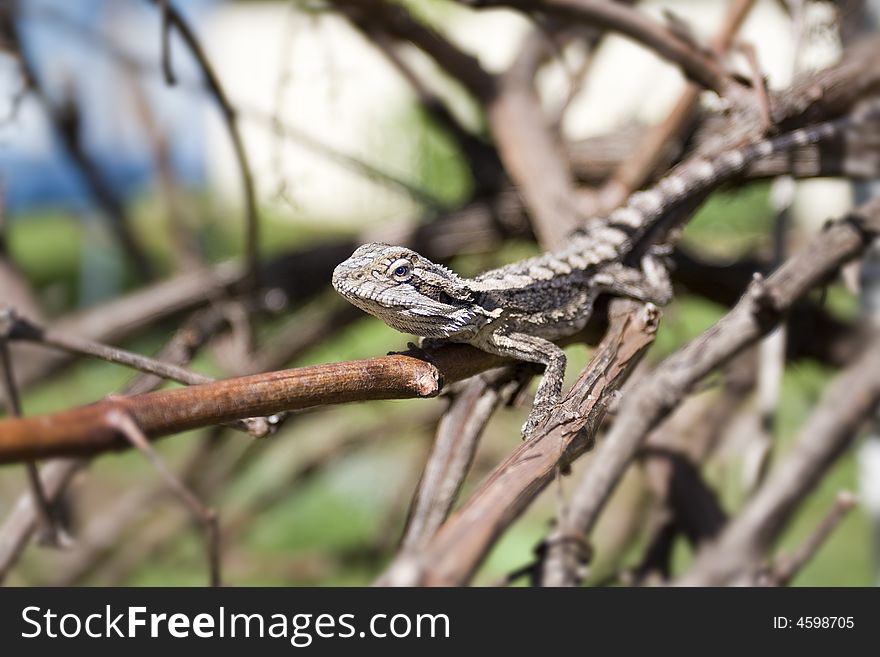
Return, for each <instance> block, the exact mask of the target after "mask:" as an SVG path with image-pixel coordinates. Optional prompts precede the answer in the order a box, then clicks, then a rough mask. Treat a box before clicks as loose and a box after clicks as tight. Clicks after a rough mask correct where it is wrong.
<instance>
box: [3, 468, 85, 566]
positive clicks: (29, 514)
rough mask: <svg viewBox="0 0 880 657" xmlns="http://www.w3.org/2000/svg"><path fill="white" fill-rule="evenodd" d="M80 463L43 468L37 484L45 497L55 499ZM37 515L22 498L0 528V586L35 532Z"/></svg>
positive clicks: (30, 501) (26, 497) (30, 499)
mask: <svg viewBox="0 0 880 657" xmlns="http://www.w3.org/2000/svg"><path fill="white" fill-rule="evenodd" d="M83 465H84V462H83V461H82V460H80V459H60V460H57V461H52V462H51V463H49V464H47V465H46V466H45V467H44V468H43V470H42V472H41V473H40V482H41V484H42V487H43V490H44V491H45V493H46V497H47V498H48V499H50V500H54V499H56V498H57V497H58V496H59V495H60V494H61V492H62V491H64V489H65V488H67V484H68V483H69V482H70V480H71V479H72V478H73V476H74V475H75V474H76V473H77V472H78V471H79V470H80V469H81V468H82V467H83ZM39 517H40V514H39V511H37V510H36V509H35V508H34V505H33V497H32V496H31V495H30V494H25V495H22V496H20V497H19V498H18V502H17V503H16V504H15V506H14V507H13V508H12V511H11V512H10V513H9V515H8V516H7V518H6V520H5V521H4V522H3V524H2V525H0V582H2V581H3V580H4V579H5V578H6V576H7V575H8V574H9V570H10V569H11V568H12V566H14V565H15V562H16V561H17V560H18V557H19V555H20V554H21V552H22V550H24V548H25V546H26V545H27V542H28V541H29V540H30V538H31V536H32V535H33V533H34V531H36V529H37V525H38V519H39Z"/></svg>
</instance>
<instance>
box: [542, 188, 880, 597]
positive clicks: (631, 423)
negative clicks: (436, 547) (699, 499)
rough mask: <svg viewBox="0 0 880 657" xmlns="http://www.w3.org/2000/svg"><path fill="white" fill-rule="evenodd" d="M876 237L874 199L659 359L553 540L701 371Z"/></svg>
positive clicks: (578, 535)
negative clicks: (715, 321)
mask: <svg viewBox="0 0 880 657" xmlns="http://www.w3.org/2000/svg"><path fill="white" fill-rule="evenodd" d="M878 234H880V200H877V201H873V202H871V203H867V204H865V205H864V206H862V207H861V208H859V209H858V210H857V211H855V212H854V213H852V214H851V215H849V216H848V217H846V218H845V219H844V220H841V221H838V222H836V223H834V224H831V225H829V226H828V227H826V229H825V230H823V231H822V233H821V234H820V235H818V236H817V237H816V238H815V239H814V240H813V241H812V242H811V243H810V245H809V246H808V247H807V248H806V249H804V250H803V251H802V252H801V253H799V254H798V255H796V256H795V257H793V258H791V259H790V260H789V261H788V262H786V263H785V265H783V266H782V267H781V268H780V269H779V270H778V271H776V273H774V274H773V275H772V276H771V277H770V278H769V279H767V280H766V281H764V280H762V279H757V280H756V281H755V283H754V284H753V286H752V287H751V288H750V290H749V292H748V293H747V294H746V295H745V296H744V297H743V299H742V300H741V301H740V302H739V303H738V304H737V305H736V306H735V307H734V308H733V310H731V311H730V313H728V314H727V315H725V316H724V317H723V318H722V319H721V320H719V321H718V322H717V323H716V324H715V325H714V326H712V327H711V328H709V329H708V330H707V331H706V332H705V333H703V334H702V335H701V336H700V337H698V338H697V339H696V340H694V341H692V342H690V343H689V344H687V345H685V346H684V347H683V348H681V349H680V350H679V351H677V352H676V353H675V354H673V355H672V356H670V357H669V358H667V359H666V360H664V361H663V363H662V364H661V365H660V366H658V368H657V369H656V371H655V372H654V373H653V375H652V376H650V377H648V378H646V379H645V380H644V381H641V382H639V384H638V385H636V386H635V387H634V388H633V390H632V391H630V394H629V395H628V396H627V397H626V398H625V399H624V401H623V405H622V407H621V410H620V413H619V415H618V418H617V421H616V422H615V424H614V426H613V427H612V429H611V431H610V432H609V435H608V436H607V438H606V439H605V440H604V441H603V442H602V444H601V445H600V446H599V449H598V450H597V453H596V454H595V456H594V457H593V459H592V460H591V461H590V464H589V466H588V468H587V471H586V472H585V473H584V476H583V478H582V480H581V482H580V483H579V485H578V487H577V489H576V490H575V492H574V493H573V495H572V499H571V505H570V507H569V509H568V510H567V512H566V513H565V514H564V515H563V516H562V518H560V522H559V527H558V528H557V531H556V536H557V537H559V540H558V541H556V542H555V543H556V544H559V545H562V544H563V540H568V539H571V540H583V537H586V536H587V535H588V534H589V533H590V531H591V530H592V528H593V527H594V525H595V523H596V520H597V519H598V517H599V514H600V512H601V510H602V509H603V508H604V506H605V503H606V502H607V501H608V498H609V496H610V494H611V491H612V490H614V488H615V487H616V485H617V483H618V482H619V481H620V478H621V477H622V475H623V473H624V471H625V470H626V468H627V467H628V466H629V464H630V463H631V462H632V460H633V458H634V457H635V455H636V454H637V451H638V449H639V447H640V446H641V444H642V443H643V441H644V440H645V438H646V436H647V435H648V433H649V432H650V430H651V429H652V428H653V427H655V426H657V424H659V422H660V421H661V420H663V418H665V417H666V416H667V415H668V414H669V413H670V412H671V411H672V410H673V409H674V408H675V407H676V406H678V404H680V403H681V401H682V400H683V399H684V398H685V396H686V395H687V394H688V393H689V392H690V391H691V390H692V389H693V387H694V386H695V385H696V384H697V383H698V382H699V381H700V380H702V379H703V378H704V377H705V376H706V375H707V374H709V373H710V372H712V371H713V370H715V369H716V368H718V367H720V366H722V365H724V364H725V363H726V362H728V361H729V360H730V359H731V358H733V357H734V356H735V355H736V354H738V353H740V352H741V351H742V350H743V349H745V348H746V347H747V346H749V345H751V344H753V343H754V342H756V341H757V340H758V339H759V338H760V337H761V336H762V335H764V334H766V333H767V332H769V331H770V330H771V329H772V328H773V327H774V326H775V325H776V324H777V323H778V322H779V321H780V319H781V318H782V317H783V316H784V315H785V313H787V312H788V311H789V310H790V308H791V307H792V305H793V304H794V302H795V301H796V300H797V299H798V298H800V297H801V296H803V295H804V294H806V293H807V292H808V291H809V290H810V289H811V288H812V287H814V286H815V285H817V284H818V283H821V282H823V281H824V280H826V279H827V278H828V277H829V276H831V275H832V274H833V273H834V272H835V271H837V269H838V268H839V267H840V265H841V264H843V263H844V262H846V261H848V260H850V259H852V258H853V257H855V256H857V255H858V254H859V253H861V252H862V250H863V249H864V248H865V247H866V246H867V245H868V244H869V243H870V242H871V240H872V239H873V238H874V237H876V236H877V235H878ZM550 550H551V553H550V554H548V556H547V559H548V566H547V568H546V571H547V581H546V583H547V584H550V585H553V586H559V585H569V584H574V583H576V582H577V581H578V579H579V571H580V567H581V564H579V563H577V561H576V560H575V559H574V558H573V557H574V555H572V554H571V553H566V552H565V551H563V550H555V552H554V550H553V545H552V544H551V546H550Z"/></svg>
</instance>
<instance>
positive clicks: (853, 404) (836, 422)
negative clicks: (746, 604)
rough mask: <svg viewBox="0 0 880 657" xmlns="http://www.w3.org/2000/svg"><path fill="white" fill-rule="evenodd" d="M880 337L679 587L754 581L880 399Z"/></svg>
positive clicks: (828, 393) (838, 383) (826, 396)
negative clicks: (765, 555)
mask: <svg viewBox="0 0 880 657" xmlns="http://www.w3.org/2000/svg"><path fill="white" fill-rule="evenodd" d="M878 368H880V340H875V341H874V343H873V344H872V345H871V346H870V347H869V348H868V350H867V351H866V352H865V353H864V354H862V356H861V357H860V358H858V359H857V360H856V361H855V362H854V363H853V364H852V365H851V366H850V367H848V368H847V369H845V370H844V371H843V373H841V374H840V375H839V376H838V377H837V378H836V379H835V380H834V382H833V383H832V384H831V386H829V388H828V389H827V391H826V392H825V394H824V395H823V396H822V400H821V402H820V403H819V406H818V407H817V408H816V410H815V411H814V412H813V414H812V416H811V417H810V418H809V420H808V421H807V424H806V425H805V426H804V427H803V429H801V431H800V434H799V436H798V438H797V441H796V443H795V447H794V449H793V450H792V451H791V452H790V453H789V454H788V456H787V457H786V458H785V459H784V460H782V461H781V462H780V464H779V466H778V467H777V468H776V469H774V470H773V472H771V473H770V475H769V476H768V478H767V480H766V481H765V482H764V484H763V485H762V486H761V488H760V489H758V491H757V492H756V493H755V495H754V497H752V499H751V500H749V502H748V503H747V504H746V506H745V507H744V508H743V509H742V510H741V511H740V512H739V513H738V514H737V516H736V518H734V519H733V520H731V522H730V523H728V525H727V527H726V528H725V529H724V531H723V532H722V534H721V535H720V536H719V538H718V540H717V541H714V542H713V543H712V544H710V545H707V546H706V547H705V548H704V549H703V550H701V551H700V552H699V553H698V554H697V557H696V558H695V560H694V563H693V565H692V567H691V569H690V570H689V571H688V572H687V573H686V574H685V575H684V576H682V578H681V579H680V580H679V582H678V583H679V584H680V585H682V586H706V585H716V586H717V585H721V584H729V583H735V582H743V581H744V582H754V580H755V577H756V575H757V574H758V570H759V567H760V564H759V563H758V561H759V560H760V558H761V557H762V555H763V553H764V552H765V551H766V550H767V549H768V548H769V547H770V546H771V545H772V543H773V541H775V540H776V538H777V537H778V536H779V534H780V533H781V532H782V530H783V529H784V528H785V527H786V526H787V524H788V522H789V520H790V519H791V517H792V516H793V515H794V512H795V511H796V509H797V508H798V506H799V505H800V504H801V503H802V502H803V500H804V499H805V498H806V496H807V494H808V493H809V492H810V491H811V490H813V488H814V487H815V485H816V482H817V481H819V479H820V478H821V477H822V475H823V474H824V473H825V472H826V471H827V470H828V468H829V467H831V465H832V464H833V463H834V462H835V461H836V460H837V458H838V457H839V456H840V455H841V453H842V452H843V451H844V450H845V449H846V447H847V446H848V445H849V444H850V442H851V441H852V438H853V436H854V435H855V433H856V431H858V429H859V428H860V427H861V426H862V425H863V424H864V423H865V421H866V420H867V419H868V418H869V417H870V415H871V413H873V412H874V411H875V409H876V407H877V404H878V402H880V377H878V376H877V372H878Z"/></svg>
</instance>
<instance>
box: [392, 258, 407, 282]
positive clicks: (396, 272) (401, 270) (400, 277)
mask: <svg viewBox="0 0 880 657" xmlns="http://www.w3.org/2000/svg"><path fill="white" fill-rule="evenodd" d="M388 270H389V271H390V272H391V276H392V278H394V280H396V281H398V282H400V283H404V282H406V281H408V280H409V279H410V278H412V265H411V264H410V262H409V260H406V259H404V258H401V259H400V260H396V261H395V262H393V263H392V264H391V266H390V267H389V268H388Z"/></svg>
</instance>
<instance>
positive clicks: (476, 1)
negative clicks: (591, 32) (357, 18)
mask: <svg viewBox="0 0 880 657" xmlns="http://www.w3.org/2000/svg"><path fill="white" fill-rule="evenodd" d="M459 1H460V2H461V3H462V4H465V5H469V6H472V7H511V8H514V9H520V10H523V11H525V12H540V13H543V14H547V15H551V16H556V17H558V18H560V19H561V20H573V21H579V22H582V23H583V24H585V25H589V26H592V27H597V28H599V29H602V30H610V31H615V32H620V33H621V34H624V35H626V36H628V37H630V38H631V39H633V40H634V41H637V42H639V43H640V44H642V45H644V46H645V47H647V48H650V49H651V50H653V51H654V52H656V53H657V54H658V55H659V56H660V57H663V58H665V59H668V60H669V61H670V62H672V63H674V64H677V65H678V66H679V67H681V70H682V72H683V73H684V74H685V75H686V76H687V77H688V78H690V79H691V80H693V81H694V82H697V83H698V84H700V85H701V86H703V87H706V88H707V89H712V90H714V91H717V92H719V93H722V92H723V91H724V90H725V89H726V88H727V86H728V84H729V83H730V78H729V76H727V75H726V74H725V73H724V71H723V69H722V67H721V65H720V64H719V63H718V61H717V60H716V59H715V58H714V57H712V56H711V55H710V54H707V53H706V52H704V51H702V50H700V49H697V48H695V47H694V45H693V44H692V43H690V42H688V41H686V40H685V39H682V38H680V37H679V36H678V35H677V34H675V33H674V32H673V31H672V30H669V29H668V28H667V27H666V26H665V25H663V24H661V23H658V22H657V21H655V20H654V19H652V18H651V17H650V16H648V15H647V14H645V13H643V12H641V11H639V10H638V9H635V8H633V7H630V6H628V5H627V4H625V3H620V2H608V1H607V0H459Z"/></svg>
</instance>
